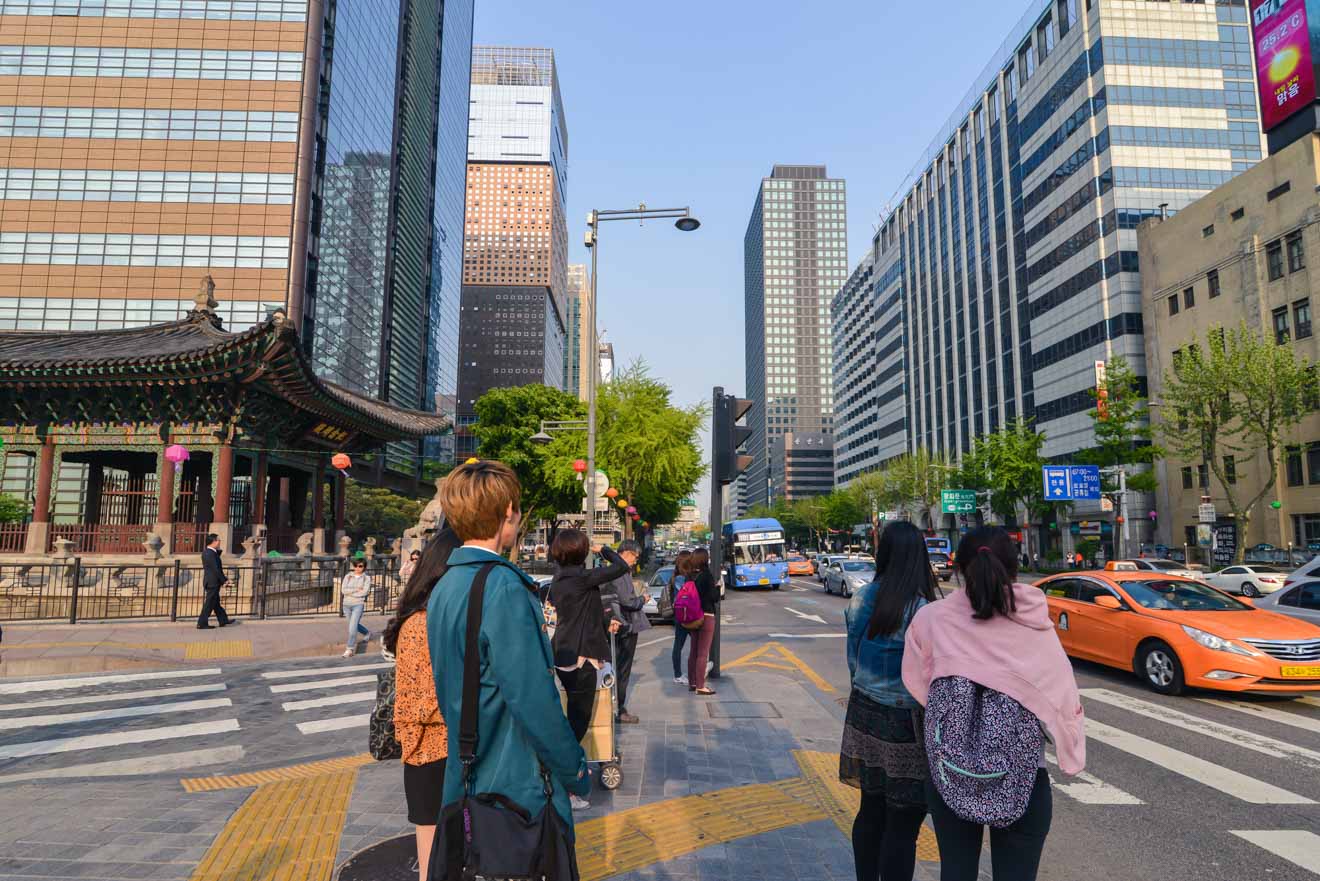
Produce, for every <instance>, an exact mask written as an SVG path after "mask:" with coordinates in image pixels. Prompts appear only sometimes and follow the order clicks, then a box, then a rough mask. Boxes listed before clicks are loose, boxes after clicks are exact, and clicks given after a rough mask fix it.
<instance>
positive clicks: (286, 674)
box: [261, 661, 394, 679]
mask: <svg viewBox="0 0 1320 881" xmlns="http://www.w3.org/2000/svg"><path fill="white" fill-rule="evenodd" d="M393 666H394V662H393V661H386V662H384V663H381V664H353V665H351V666H349V665H343V666H339V667H308V668H307V669H305V670H273V671H271V672H269V673H262V674H261V678H262V679H297V678H298V677H299V676H320V675H322V674H324V673H356V672H358V671H359V670H385V669H387V668H389V667H393Z"/></svg>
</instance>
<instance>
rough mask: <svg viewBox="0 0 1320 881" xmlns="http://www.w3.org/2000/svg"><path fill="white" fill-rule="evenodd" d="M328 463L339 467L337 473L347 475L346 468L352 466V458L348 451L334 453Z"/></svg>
mask: <svg viewBox="0 0 1320 881" xmlns="http://www.w3.org/2000/svg"><path fill="white" fill-rule="evenodd" d="M330 464H331V465H333V466H335V467H336V468H338V469H339V473H340V474H342V475H344V477H348V469H350V468H352V467H353V460H352V459H351V458H349V455H348V453H335V454H334V455H333V456H331V457H330Z"/></svg>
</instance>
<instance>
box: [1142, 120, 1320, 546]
mask: <svg viewBox="0 0 1320 881" xmlns="http://www.w3.org/2000/svg"><path fill="white" fill-rule="evenodd" d="M1317 187H1320V135H1316V134H1311V135H1308V136H1306V137H1305V138H1302V139H1300V140H1295V141H1293V142H1292V143H1291V144H1289V145H1288V146H1287V147H1284V148H1283V149H1282V150H1281V151H1279V152H1277V153H1275V154H1274V155H1272V156H1270V157H1269V158H1268V159H1266V160H1264V161H1263V162H1261V163H1260V164H1259V165H1257V166H1256V167H1254V168H1252V169H1250V170H1249V171H1246V172H1244V173H1242V174H1241V175H1239V176H1237V177H1235V178H1234V179H1233V180H1231V181H1229V182H1228V183H1227V184H1224V185H1223V186H1221V187H1219V188H1217V189H1215V190H1214V191H1213V192H1211V193H1209V194H1208V195H1206V196H1204V197H1203V198H1201V199H1199V200H1197V201H1196V202H1194V203H1192V204H1191V205H1189V206H1187V207H1185V208H1184V209H1183V210H1182V211H1180V212H1178V214H1177V215H1175V216H1172V217H1169V218H1168V219H1166V220H1161V219H1159V218H1154V219H1152V220H1148V221H1146V222H1145V223H1143V224H1142V225H1141V227H1140V228H1139V229H1138V240H1139V243H1140V251H1139V253H1140V255H1141V275H1142V279H1141V280H1142V315H1143V318H1144V320H1145V328H1146V338H1145V343H1146V364H1147V369H1148V371H1149V373H1148V375H1149V377H1150V379H1149V383H1150V396H1151V398H1152V400H1158V399H1159V398H1160V394H1161V390H1162V388H1163V380H1164V376H1165V374H1166V372H1169V371H1171V370H1172V369H1173V360H1174V356H1175V354H1176V353H1177V352H1178V351H1179V350H1183V349H1186V348H1187V347H1188V346H1190V345H1192V344H1199V345H1200V346H1201V347H1202V350H1203V351H1204V347H1205V346H1206V345H1208V344H1209V343H1208V340H1209V335H1210V333H1211V331H1212V330H1213V329H1215V328H1233V327H1236V326H1237V325H1238V324H1239V323H1241V322H1245V323H1246V325H1247V327H1248V328H1249V329H1251V330H1252V331H1255V332H1256V333H1263V334H1267V335H1269V336H1270V337H1272V338H1273V339H1274V340H1275V341H1276V342H1278V343H1279V344H1281V345H1286V346H1290V347H1291V348H1292V349H1293V350H1294V353H1295V354H1296V356H1297V357H1298V358H1299V359H1300V358H1305V359H1308V360H1310V361H1312V362H1315V361H1320V337H1317V336H1316V335H1315V332H1314V330H1313V326H1312V320H1311V310H1312V308H1313V307H1314V306H1315V305H1318V304H1317V303H1316V302H1315V299H1316V291H1317V290H1320V286H1318V281H1320V280H1318V279H1313V278H1312V277H1311V271H1312V265H1313V264H1314V263H1315V262H1316V255H1320V228H1317V226H1316V196H1315V194H1316V188H1317ZM1163 415H1165V414H1163V413H1162V412H1161V411H1160V410H1158V409H1157V410H1156V411H1155V418H1156V419H1159V418H1160V417H1161V416H1163ZM1226 454H1227V456H1228V458H1229V459H1232V456H1233V453H1232V451H1231V450H1230V451H1226ZM1260 459H1261V457H1259V456H1257V457H1254V458H1253V459H1252V460H1251V461H1245V460H1244V461H1240V462H1235V463H1234V467H1233V472H1234V473H1235V479H1236V483H1237V484H1238V485H1239V486H1238V491H1239V493H1241V494H1247V490H1248V488H1250V487H1263V486H1264V485H1265V477H1266V475H1265V471H1264V468H1263V463H1262V462H1261V460H1260ZM1225 470H1227V469H1225ZM1156 473H1157V476H1158V477H1159V490H1158V491H1157V492H1156V494H1155V510H1156V512H1157V518H1156V521H1155V523H1154V524H1148V525H1147V526H1146V530H1145V531H1146V532H1150V531H1152V529H1151V527H1153V531H1154V533H1155V535H1154V536H1153V538H1154V540H1156V541H1158V542H1160V543H1161V544H1167V545H1169V546H1173V547H1181V546H1182V545H1183V544H1184V543H1186V544H1187V545H1189V546H1190V547H1191V548H1196V547H1197V544H1198V536H1197V526H1198V523H1199V518H1198V511H1197V508H1198V505H1199V504H1200V502H1201V497H1202V496H1203V495H1204V496H1209V497H1210V498H1211V501H1212V503H1213V502H1214V500H1218V501H1219V503H1218V505H1217V509H1218V510H1217V520H1216V522H1215V524H1214V532H1215V534H1216V539H1217V544H1218V545H1219V552H1218V553H1217V554H1216V560H1217V561H1218V562H1221V563H1222V562H1227V561H1228V560H1231V558H1232V550H1233V548H1234V547H1236V545H1237V544H1238V543H1241V542H1245V543H1246V546H1247V547H1254V546H1256V545H1258V544H1261V543H1266V544H1270V545H1273V546H1275V547H1277V548H1286V547H1288V546H1289V545H1291V546H1293V547H1295V548H1304V549H1309V548H1311V547H1312V545H1317V544H1320V415H1312V416H1309V417H1307V418H1306V419H1305V420H1303V421H1302V423H1301V424H1300V425H1299V426H1298V427H1297V429H1296V430H1295V432H1294V433H1293V436H1292V438H1290V439H1289V440H1288V442H1287V445H1286V448H1285V449H1284V451H1283V459H1282V467H1281V469H1280V474H1279V475H1278V481H1277V484H1276V486H1277V492H1276V494H1273V495H1270V496H1269V497H1268V498H1269V499H1270V500H1276V499H1277V500H1278V501H1279V502H1280V503H1281V507H1280V508H1278V509H1277V510H1275V509H1272V508H1270V507H1269V506H1267V505H1264V504H1262V505H1259V506H1257V512H1256V514H1255V516H1254V517H1253V518H1252V520H1251V524H1250V532H1249V533H1248V534H1247V535H1241V534H1239V529H1238V526H1237V524H1236V523H1235V522H1234V521H1233V518H1232V515H1231V513H1229V512H1228V511H1227V510H1225V507H1226V506H1225V505H1224V503H1223V498H1224V487H1222V486H1221V485H1220V484H1219V480H1218V478H1217V477H1216V476H1215V475H1214V474H1213V473H1212V472H1211V470H1210V469H1209V468H1208V467H1207V466H1206V465H1205V464H1204V463H1203V462H1201V461H1194V462H1183V461H1179V460H1177V459H1175V458H1172V457H1170V458H1167V459H1162V460H1160V461H1159V462H1158V463H1157V464H1156ZM1134 519H1136V518H1134ZM1147 537H1148V536H1147V535H1146V534H1144V533H1143V535H1141V536H1136V537H1134V540H1138V539H1142V540H1144V539H1146V538H1147ZM1206 537H1208V536H1206ZM1316 549H1320V548H1316Z"/></svg>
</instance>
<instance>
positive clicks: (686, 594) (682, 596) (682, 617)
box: [674, 581, 705, 630]
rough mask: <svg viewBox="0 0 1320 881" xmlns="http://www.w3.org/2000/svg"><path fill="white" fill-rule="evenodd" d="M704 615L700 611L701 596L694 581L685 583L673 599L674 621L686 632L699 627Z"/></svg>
mask: <svg viewBox="0 0 1320 881" xmlns="http://www.w3.org/2000/svg"><path fill="white" fill-rule="evenodd" d="M704 617H705V613H704V612H702V611H701V594H699V593H697V583H696V582H695V581H685V582H683V586H682V587H680V588H679V589H678V596H676V597H674V620H675V621H676V622H678V624H679V625H680V626H682V627H686V628H687V629H688V630H696V629H697V628H699V627H701V625H702V619H703V618H704Z"/></svg>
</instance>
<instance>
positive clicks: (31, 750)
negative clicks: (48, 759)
mask: <svg viewBox="0 0 1320 881" xmlns="http://www.w3.org/2000/svg"><path fill="white" fill-rule="evenodd" d="M238 730H239V727H238V720H237V719H221V720H219V721H216V722H196V723H193V724H191V725H170V726H168V727H166V728H142V729H138V730H135V731H112V732H108V733H105V734H84V735H82V736H80V737H60V738H55V739H53V740H33V741H29V742H27V743H9V744H5V745H3V746H0V759H22V758H26V757H28V756H45V755H51V754H52V753H68V752H74V751H76V750H82V749H100V748H101V747H106V746H123V745H125V744H130V743H154V742H155V741H158V740H177V739H178V738H180V737H202V736H204V735H207V734H224V733H226V732H230V731H238Z"/></svg>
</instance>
